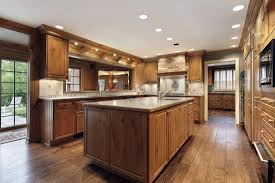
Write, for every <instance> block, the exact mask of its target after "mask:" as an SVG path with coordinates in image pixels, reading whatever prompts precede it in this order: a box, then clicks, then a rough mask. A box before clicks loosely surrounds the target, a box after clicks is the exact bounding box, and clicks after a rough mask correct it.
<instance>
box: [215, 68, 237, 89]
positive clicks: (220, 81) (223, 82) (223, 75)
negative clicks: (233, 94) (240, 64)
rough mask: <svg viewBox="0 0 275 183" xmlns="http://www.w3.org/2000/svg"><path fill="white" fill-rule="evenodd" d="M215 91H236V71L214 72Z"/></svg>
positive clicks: (221, 70)
mask: <svg viewBox="0 0 275 183" xmlns="http://www.w3.org/2000/svg"><path fill="white" fill-rule="evenodd" d="M214 90H215V91H233V90H235V69H220V70H215V71H214Z"/></svg>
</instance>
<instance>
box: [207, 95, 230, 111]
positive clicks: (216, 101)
mask: <svg viewBox="0 0 275 183" xmlns="http://www.w3.org/2000/svg"><path fill="white" fill-rule="evenodd" d="M208 108H209V109H226V110H235V94H234V93H232V94H230V93H209V95H208Z"/></svg>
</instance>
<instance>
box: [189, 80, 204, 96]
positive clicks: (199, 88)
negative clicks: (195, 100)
mask: <svg viewBox="0 0 275 183" xmlns="http://www.w3.org/2000/svg"><path fill="white" fill-rule="evenodd" d="M189 93H190V94H204V84H203V82H191V83H189Z"/></svg>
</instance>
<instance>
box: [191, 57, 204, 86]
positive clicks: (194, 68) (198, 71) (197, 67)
mask: <svg viewBox="0 0 275 183" xmlns="http://www.w3.org/2000/svg"><path fill="white" fill-rule="evenodd" d="M189 80H190V81H203V60H202V55H191V56H190V57H189Z"/></svg>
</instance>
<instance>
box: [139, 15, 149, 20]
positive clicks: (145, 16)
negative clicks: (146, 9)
mask: <svg viewBox="0 0 275 183" xmlns="http://www.w3.org/2000/svg"><path fill="white" fill-rule="evenodd" d="M147 18H148V15H139V19H141V20H146V19H147Z"/></svg>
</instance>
